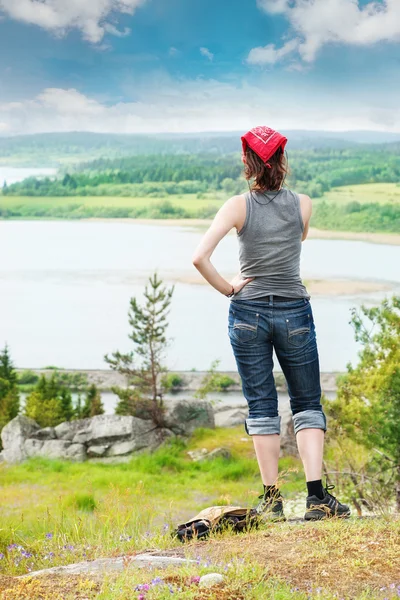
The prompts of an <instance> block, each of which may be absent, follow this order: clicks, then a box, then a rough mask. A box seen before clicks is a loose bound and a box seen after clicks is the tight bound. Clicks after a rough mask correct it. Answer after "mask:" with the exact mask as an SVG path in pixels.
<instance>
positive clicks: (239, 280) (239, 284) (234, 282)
mask: <svg viewBox="0 0 400 600" xmlns="http://www.w3.org/2000/svg"><path fill="white" fill-rule="evenodd" d="M253 279H254V277H246V278H245V279H243V277H242V275H241V274H240V273H238V274H237V275H235V277H234V278H233V279H231V281H230V282H229V283H230V284H231V286H233V290H234V292H235V294H237V293H238V292H239V291H240V290H241V289H242V288H244V286H245V285H247V284H248V283H249V282H250V281H253Z"/></svg>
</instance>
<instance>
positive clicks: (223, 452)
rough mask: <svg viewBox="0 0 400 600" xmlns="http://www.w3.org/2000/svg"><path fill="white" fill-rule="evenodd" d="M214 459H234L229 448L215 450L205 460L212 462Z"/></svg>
mask: <svg viewBox="0 0 400 600" xmlns="http://www.w3.org/2000/svg"><path fill="white" fill-rule="evenodd" d="M213 458H223V459H224V460H230V459H231V458H232V453H231V451H230V450H228V448H215V449H214V450H211V452H209V453H208V454H207V455H206V456H205V457H204V460H212V459H213Z"/></svg>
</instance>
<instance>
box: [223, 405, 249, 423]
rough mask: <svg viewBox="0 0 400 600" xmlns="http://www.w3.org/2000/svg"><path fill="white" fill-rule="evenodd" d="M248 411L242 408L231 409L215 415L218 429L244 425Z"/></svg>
mask: <svg viewBox="0 0 400 600" xmlns="http://www.w3.org/2000/svg"><path fill="white" fill-rule="evenodd" d="M247 415H248V411H247V410H246V409H241V408H231V409H229V410H221V411H218V412H217V413H215V425H216V426H217V427H237V425H244V422H245V420H246V418H247Z"/></svg>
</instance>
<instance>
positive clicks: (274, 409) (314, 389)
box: [228, 297, 327, 435]
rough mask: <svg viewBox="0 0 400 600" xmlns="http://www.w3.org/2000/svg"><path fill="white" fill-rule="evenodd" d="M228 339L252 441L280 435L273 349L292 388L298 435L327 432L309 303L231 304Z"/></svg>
mask: <svg viewBox="0 0 400 600" xmlns="http://www.w3.org/2000/svg"><path fill="white" fill-rule="evenodd" d="M228 335H229V339H230V342H231V346H232V350H233V353H234V356H235V360H236V365H237V369H238V372H239V375H240V377H241V380H242V390H243V395H244V397H245V398H246V400H247V403H248V405H249V416H248V418H247V419H246V424H245V428H246V432H247V433H248V434H249V435H264V434H271V433H275V434H276V433H278V434H279V433H280V432H281V417H280V416H279V414H278V394H277V391H276V387H275V381H274V376H273V366H274V363H273V358H272V351H273V348H275V352H276V356H277V358H278V361H279V364H280V366H281V368H282V371H283V374H284V376H285V378H286V382H287V385H288V392H289V397H290V406H291V409H292V419H293V425H294V431H295V433H297V432H298V431H300V430H301V429H306V428H310V427H311V428H317V429H323V430H324V431H326V429H327V422H326V416H325V413H324V411H323V408H322V405H321V385H320V371H319V357H318V349H317V340H316V334H315V325H314V318H313V313H312V309H311V304H310V301H309V300H308V299H307V298H299V299H293V300H289V301H284V302H281V301H280V302H274V301H273V299H272V298H271V297H270V299H269V300H239V299H237V300H231V302H230V306H229V317H228Z"/></svg>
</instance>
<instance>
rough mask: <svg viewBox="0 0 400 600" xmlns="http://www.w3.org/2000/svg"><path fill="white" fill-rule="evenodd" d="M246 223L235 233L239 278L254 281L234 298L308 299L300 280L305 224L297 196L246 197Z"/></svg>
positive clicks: (285, 193) (284, 191) (256, 194)
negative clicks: (271, 295)
mask: <svg viewBox="0 0 400 600" xmlns="http://www.w3.org/2000/svg"><path fill="white" fill-rule="evenodd" d="M245 198H246V219H245V222H244V225H243V227H242V229H241V230H240V231H239V232H238V233H237V239H238V242H239V264H240V272H241V275H242V277H254V279H253V280H252V281H250V282H249V283H247V284H246V285H245V286H244V287H243V288H242V289H241V290H240V291H239V292H238V293H237V294H235V295H234V296H233V298H234V299H235V298H240V299H242V300H246V299H248V300H250V299H254V298H260V297H261V296H266V295H269V294H274V295H276V296H285V297H288V298H310V295H309V294H308V292H307V289H306V288H305V286H304V285H303V282H302V280H301V277H300V254H301V244H302V242H301V238H302V234H303V231H304V223H303V218H302V215H301V209H300V198H299V196H298V194H296V193H295V192H292V191H291V190H288V189H281V190H280V191H279V192H278V193H277V192H268V193H267V195H264V194H262V193H261V192H255V191H252V192H251V193H250V192H247V193H246V194H245Z"/></svg>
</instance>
